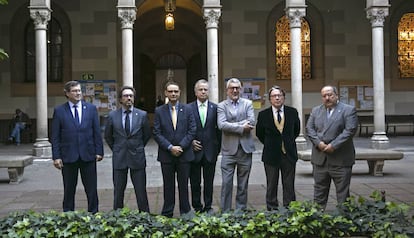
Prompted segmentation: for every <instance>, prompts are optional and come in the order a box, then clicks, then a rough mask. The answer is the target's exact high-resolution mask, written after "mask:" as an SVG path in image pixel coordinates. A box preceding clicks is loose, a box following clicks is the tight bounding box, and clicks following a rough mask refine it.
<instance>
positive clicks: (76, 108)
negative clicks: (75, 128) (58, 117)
mask: <svg viewBox="0 0 414 238" xmlns="http://www.w3.org/2000/svg"><path fill="white" fill-rule="evenodd" d="M73 110H74V111H75V121H76V122H77V123H78V125H79V124H80V120H79V113H78V105H76V104H75V105H73Z"/></svg>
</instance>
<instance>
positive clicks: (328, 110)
mask: <svg viewBox="0 0 414 238" xmlns="http://www.w3.org/2000/svg"><path fill="white" fill-rule="evenodd" d="M327 112H328V119H329V118H330V117H331V114H332V109H330V108H328V109H327Z"/></svg>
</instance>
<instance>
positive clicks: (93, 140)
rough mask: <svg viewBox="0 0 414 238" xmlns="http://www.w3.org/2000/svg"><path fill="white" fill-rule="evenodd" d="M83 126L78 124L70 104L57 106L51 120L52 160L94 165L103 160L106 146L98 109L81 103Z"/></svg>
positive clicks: (83, 102)
mask: <svg viewBox="0 0 414 238" xmlns="http://www.w3.org/2000/svg"><path fill="white" fill-rule="evenodd" d="M81 120H82V121H81V124H80V125H79V123H77V122H76V121H75V118H74V117H73V114H72V111H71V109H70V106H69V102H66V103H64V104H62V105H60V106H57V107H56V108H55V109H54V112H53V120H52V138H51V140H52V157H53V159H62V161H63V162H64V163H73V162H76V161H77V160H78V159H79V158H80V159H81V160H83V161H95V160H96V157H95V156H96V155H102V156H103V154H104V153H103V142H102V137H101V128H100V126H99V116H98V111H97V110H96V106H95V105H93V104H91V103H87V102H85V101H82V118H81Z"/></svg>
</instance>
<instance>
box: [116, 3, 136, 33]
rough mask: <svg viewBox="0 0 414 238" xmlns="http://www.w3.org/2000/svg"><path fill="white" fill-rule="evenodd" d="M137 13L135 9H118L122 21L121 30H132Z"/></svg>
mask: <svg viewBox="0 0 414 238" xmlns="http://www.w3.org/2000/svg"><path fill="white" fill-rule="evenodd" d="M136 15H137V12H136V9H135V8H127V9H125V8H124V9H123V8H118V17H119V19H120V20H121V28H132V27H133V26H134V21H135V18H136Z"/></svg>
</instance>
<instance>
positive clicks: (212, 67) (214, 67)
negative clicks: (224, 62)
mask: <svg viewBox="0 0 414 238" xmlns="http://www.w3.org/2000/svg"><path fill="white" fill-rule="evenodd" d="M203 10H204V19H205V22H206V29H207V74H208V82H209V87H210V89H209V100H210V101H212V102H215V103H218V102H219V83H218V22H219V19H220V16H221V6H220V5H206V3H205V5H204V7H203Z"/></svg>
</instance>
